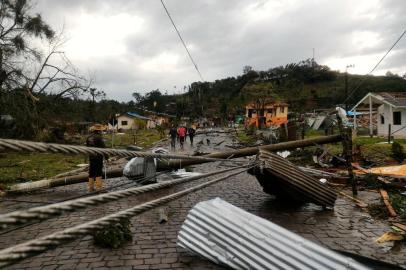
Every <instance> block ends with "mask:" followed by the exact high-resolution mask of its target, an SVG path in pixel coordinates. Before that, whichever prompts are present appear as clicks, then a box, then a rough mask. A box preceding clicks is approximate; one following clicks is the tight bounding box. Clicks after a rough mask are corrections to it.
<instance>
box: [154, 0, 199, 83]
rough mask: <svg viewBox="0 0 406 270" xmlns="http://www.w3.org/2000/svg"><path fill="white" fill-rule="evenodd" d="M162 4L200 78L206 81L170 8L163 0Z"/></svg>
mask: <svg viewBox="0 0 406 270" xmlns="http://www.w3.org/2000/svg"><path fill="white" fill-rule="evenodd" d="M161 4H162V6H163V7H164V9H165V12H166V14H167V15H168V18H169V20H170V21H171V23H172V25H173V28H175V31H176V33H177V34H178V37H179V39H180V41H181V42H182V44H183V47H185V50H186V52H187V54H188V55H189V58H190V61H192V63H193V66H194V67H195V69H196V71H197V73H198V74H199V77H200V79H201V80H202V81H204V79H203V76H202V74H201V73H200V71H199V68H198V67H197V64H196V62H195V60H193V57H192V55H191V54H190V52H189V49H188V48H187V46H186V43H185V41H184V40H183V38H182V36H181V35H180V32H179V30H178V28H177V27H176V25H175V22H174V21H173V20H172V17H171V14H169V11H168V9H167V8H166V6H165V4H164V1H163V0H161Z"/></svg>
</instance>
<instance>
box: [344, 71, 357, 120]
mask: <svg viewBox="0 0 406 270" xmlns="http://www.w3.org/2000/svg"><path fill="white" fill-rule="evenodd" d="M353 67H355V65H354V64H351V65H347V66H346V67H345V77H344V78H345V80H344V82H345V114H347V112H348V72H347V70H348V68H353Z"/></svg>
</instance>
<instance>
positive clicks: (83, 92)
mask: <svg viewBox="0 0 406 270" xmlns="http://www.w3.org/2000/svg"><path fill="white" fill-rule="evenodd" d="M64 42H65V40H64V39H63V33H56V32H55V31H54V30H53V29H52V28H51V27H50V26H49V25H48V24H47V23H46V21H44V20H43V19H42V17H41V16H40V15H39V14H34V13H33V10H32V6H31V5H30V1H27V0H15V1H3V4H2V5H1V6H0V115H1V116H5V117H4V119H3V117H1V118H0V119H3V120H0V136H3V137H14V138H30V139H35V138H39V137H41V134H42V133H43V132H44V130H45V131H46V130H48V129H50V128H53V127H60V126H61V125H76V124H80V123H83V122H87V123H106V122H107V120H108V119H109V118H110V117H111V116H112V115H114V114H117V113H123V112H128V111H135V112H139V113H140V114H143V112H144V111H145V110H149V111H155V112H163V113H168V114H171V115H175V116H176V117H177V118H181V117H183V116H187V117H190V118H191V119H193V118H198V117H201V116H204V117H216V118H219V119H227V118H228V117H230V116H234V115H238V114H242V113H243V112H244V106H245V104H247V103H248V102H255V101H257V100H261V99H263V98H265V97H267V98H269V97H272V98H274V99H275V100H284V101H285V102H288V103H289V107H290V109H289V110H290V111H291V112H292V111H293V112H299V113H300V112H306V111H309V110H313V109H315V108H329V107H332V106H335V105H336V104H340V103H342V102H343V101H344V99H345V91H344V89H345V84H344V82H345V76H344V74H342V73H339V72H337V71H333V70H331V69H330V68H329V67H327V66H323V65H319V64H317V63H316V62H314V61H313V60H310V59H308V60H305V61H301V62H299V63H291V64H287V65H285V66H279V67H271V68H269V69H268V70H265V71H260V70H253V69H252V68H251V67H250V66H245V67H243V73H242V74H241V75H239V76H235V77H228V78H224V79H218V80H215V81H212V82H194V83H192V84H191V85H189V86H184V87H183V89H184V93H183V94H176V95H168V94H164V93H167V91H166V89H155V90H152V91H149V90H146V89H142V90H141V91H134V90H133V89H128V91H129V92H131V93H132V96H133V100H131V101H128V102H118V101H115V100H107V99H106V96H105V93H104V91H103V90H105V89H96V88H94V87H93V86H92V79H91V78H89V77H88V76H85V75H83V74H82V73H81V72H80V71H79V70H78V69H77V68H76V67H75V66H74V64H73V63H72V62H71V61H70V60H69V59H68V57H67V56H66V54H65V52H64V51H63V44H64ZM39 44H41V46H39ZM270 66H271V64H270ZM348 78H349V79H348V85H349V87H348V88H349V90H350V92H351V90H352V89H353V88H354V87H356V86H358V85H359V84H360V83H361V82H362V85H361V86H360V87H359V88H358V89H357V91H356V92H355V93H354V95H352V96H351V97H350V98H349V100H348V102H349V104H354V103H355V102H356V101H357V100H359V99H360V98H361V97H362V96H364V95H365V94H366V93H367V92H375V91H406V77H405V75H403V77H401V76H399V75H396V74H392V73H390V72H388V73H387V74H386V76H360V75H348ZM109 90H114V89H109ZM142 93H146V94H142ZM9 115H11V116H12V119H13V123H12V125H10V123H5V122H7V121H5V119H9V118H10V117H9Z"/></svg>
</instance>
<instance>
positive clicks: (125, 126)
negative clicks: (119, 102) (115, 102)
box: [116, 112, 156, 130]
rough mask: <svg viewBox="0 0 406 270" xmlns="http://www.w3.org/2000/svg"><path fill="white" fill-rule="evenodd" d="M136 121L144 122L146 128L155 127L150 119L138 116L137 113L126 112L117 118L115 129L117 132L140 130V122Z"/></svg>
mask: <svg viewBox="0 0 406 270" xmlns="http://www.w3.org/2000/svg"><path fill="white" fill-rule="evenodd" d="M137 120H139V121H142V122H144V123H145V127H146V128H154V127H155V126H156V124H155V122H154V121H153V120H152V119H151V118H148V117H145V116H142V115H139V114H137V113H133V112H127V113H124V114H120V115H119V116H118V117H117V126H116V127H117V129H118V130H130V129H138V128H140V127H139V123H140V122H139V121H137Z"/></svg>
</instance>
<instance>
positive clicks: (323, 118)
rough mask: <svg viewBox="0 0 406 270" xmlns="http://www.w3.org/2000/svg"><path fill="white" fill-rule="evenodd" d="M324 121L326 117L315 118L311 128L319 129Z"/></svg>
mask: <svg viewBox="0 0 406 270" xmlns="http://www.w3.org/2000/svg"><path fill="white" fill-rule="evenodd" d="M325 119H326V116H324V115H319V116H317V118H316V120H315V121H314V124H313V127H312V128H313V129H314V130H318V129H319V128H320V126H321V125H322V124H323V122H324V120H325Z"/></svg>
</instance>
